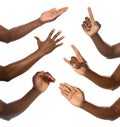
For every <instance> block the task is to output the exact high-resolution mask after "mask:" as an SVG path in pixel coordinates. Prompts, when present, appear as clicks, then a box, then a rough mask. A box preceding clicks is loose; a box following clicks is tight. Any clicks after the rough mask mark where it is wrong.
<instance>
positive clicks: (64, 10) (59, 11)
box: [57, 7, 68, 16]
mask: <svg viewBox="0 0 120 127" xmlns="http://www.w3.org/2000/svg"><path fill="white" fill-rule="evenodd" d="M67 10H68V7H63V8H60V9H59V10H58V12H57V16H60V15H61V14H63V13H64V12H66V11H67Z"/></svg>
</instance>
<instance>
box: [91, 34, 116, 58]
mask: <svg viewBox="0 0 120 127" xmlns="http://www.w3.org/2000/svg"><path fill="white" fill-rule="evenodd" d="M91 39H92V40H93V42H94V44H95V46H96V47H97V49H98V51H99V52H100V53H101V54H102V55H103V56H105V57H106V58H114V57H115V55H114V51H113V48H112V46H110V45H108V44H107V43H106V42H104V41H103V40H102V38H101V37H100V35H99V34H98V33H96V34H94V35H93V36H91Z"/></svg>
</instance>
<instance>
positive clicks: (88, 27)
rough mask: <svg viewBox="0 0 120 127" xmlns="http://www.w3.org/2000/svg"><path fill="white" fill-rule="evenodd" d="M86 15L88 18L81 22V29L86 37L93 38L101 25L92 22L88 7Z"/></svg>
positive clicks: (92, 18)
mask: <svg viewBox="0 0 120 127" xmlns="http://www.w3.org/2000/svg"><path fill="white" fill-rule="evenodd" d="M88 13H89V18H88V17H86V18H85V21H83V24H82V28H83V30H84V31H85V33H86V34H87V35H88V36H93V35H94V34H96V33H97V32H98V31H99V29H100V27H101V25H100V24H99V23H98V21H95V20H94V17H93V14H92V10H91V8H90V7H88Z"/></svg>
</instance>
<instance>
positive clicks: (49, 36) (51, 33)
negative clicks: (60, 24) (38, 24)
mask: <svg viewBox="0 0 120 127" xmlns="http://www.w3.org/2000/svg"><path fill="white" fill-rule="evenodd" d="M54 32H55V29H52V30H51V31H50V33H49V35H48V38H51V36H52V35H53V33H54Z"/></svg>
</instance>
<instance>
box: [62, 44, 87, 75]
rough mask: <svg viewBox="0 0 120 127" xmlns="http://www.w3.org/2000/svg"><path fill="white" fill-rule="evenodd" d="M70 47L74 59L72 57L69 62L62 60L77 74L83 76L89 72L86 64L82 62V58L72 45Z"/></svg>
mask: <svg viewBox="0 0 120 127" xmlns="http://www.w3.org/2000/svg"><path fill="white" fill-rule="evenodd" d="M71 47H72V49H73V50H74V52H75V54H76V57H75V56H72V57H71V60H70V61H69V60H67V59H66V58H64V61H65V62H66V63H68V64H69V65H70V66H71V67H72V68H73V69H74V71H76V72H77V73H78V74H80V75H85V74H86V72H88V71H89V67H88V65H87V62H86V61H85V60H84V58H83V57H82V56H81V54H80V52H79V51H78V49H77V48H76V47H75V46H74V45H72V46H71Z"/></svg>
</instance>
